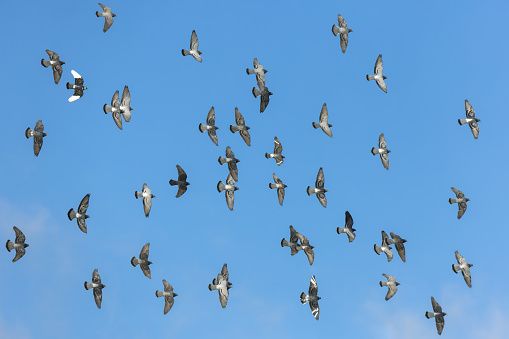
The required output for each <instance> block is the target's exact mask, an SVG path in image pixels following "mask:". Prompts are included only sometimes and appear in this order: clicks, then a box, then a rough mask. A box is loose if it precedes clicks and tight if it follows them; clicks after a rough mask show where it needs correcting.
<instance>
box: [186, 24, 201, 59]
mask: <svg viewBox="0 0 509 339" xmlns="http://www.w3.org/2000/svg"><path fill="white" fill-rule="evenodd" d="M200 54H203V53H202V52H200V51H199V50H198V37H197V36H196V32H195V31H194V30H193V33H192V34H191V46H190V47H189V51H188V50H185V49H182V55H183V56H186V55H192V56H193V58H194V59H195V60H196V61H199V62H201V56H200Z"/></svg>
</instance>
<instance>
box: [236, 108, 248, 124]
mask: <svg viewBox="0 0 509 339" xmlns="http://www.w3.org/2000/svg"><path fill="white" fill-rule="evenodd" d="M235 122H236V123H237V125H238V126H243V125H245V124H246V121H245V120H244V117H243V116H242V114H241V113H240V111H239V109H238V108H237V107H235Z"/></svg>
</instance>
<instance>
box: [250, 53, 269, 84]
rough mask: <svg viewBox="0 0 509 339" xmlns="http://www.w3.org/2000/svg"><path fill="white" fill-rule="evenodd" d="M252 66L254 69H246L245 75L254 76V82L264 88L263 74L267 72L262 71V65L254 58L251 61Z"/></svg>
mask: <svg viewBox="0 0 509 339" xmlns="http://www.w3.org/2000/svg"><path fill="white" fill-rule="evenodd" d="M253 66H254V69H249V68H246V73H247V74H256V82H257V83H261V84H263V86H264V87H265V73H267V72H268V71H267V70H266V69H263V66H262V64H260V63H259V62H258V59H256V58H254V60H253Z"/></svg>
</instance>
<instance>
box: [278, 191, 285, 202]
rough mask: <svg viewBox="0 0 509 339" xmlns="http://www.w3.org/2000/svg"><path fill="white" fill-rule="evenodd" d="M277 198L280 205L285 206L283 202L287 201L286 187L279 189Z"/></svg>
mask: <svg viewBox="0 0 509 339" xmlns="http://www.w3.org/2000/svg"><path fill="white" fill-rule="evenodd" d="M277 198H278V200H279V204H280V205H281V206H283V200H285V189H284V187H282V188H278V189H277Z"/></svg>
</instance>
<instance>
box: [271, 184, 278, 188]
mask: <svg viewBox="0 0 509 339" xmlns="http://www.w3.org/2000/svg"><path fill="white" fill-rule="evenodd" d="M269 188H277V185H276V184H273V183H270V184H269Z"/></svg>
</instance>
